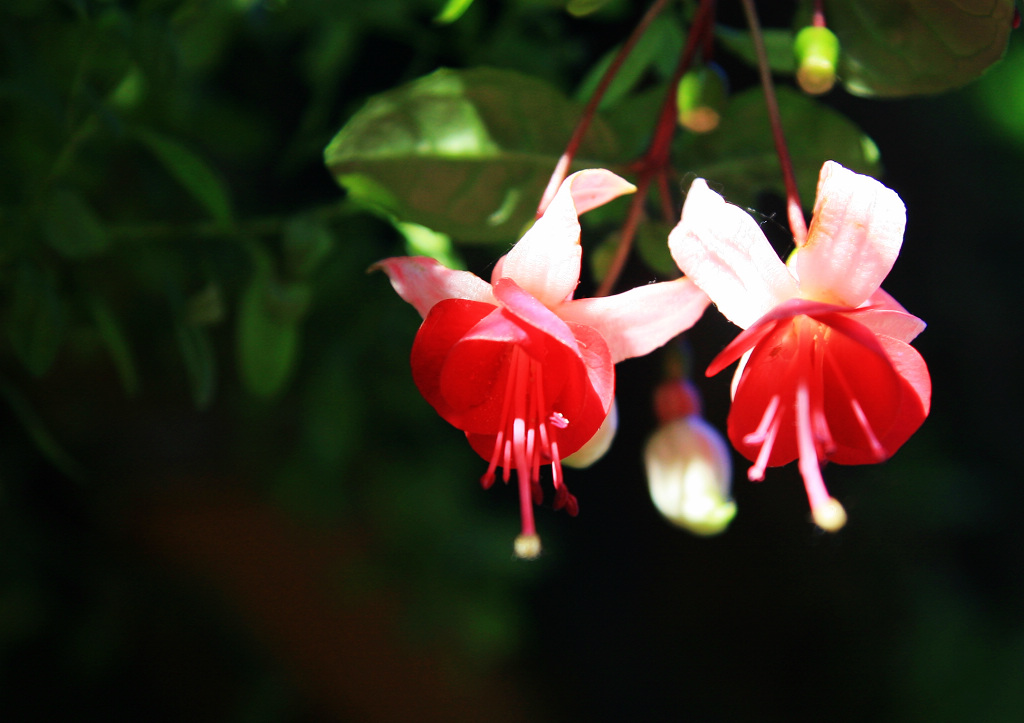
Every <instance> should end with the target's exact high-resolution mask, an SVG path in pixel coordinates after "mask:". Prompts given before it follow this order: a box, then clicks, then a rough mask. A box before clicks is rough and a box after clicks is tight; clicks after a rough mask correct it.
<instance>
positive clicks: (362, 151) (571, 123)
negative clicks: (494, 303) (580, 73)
mask: <svg viewBox="0 0 1024 723" xmlns="http://www.w3.org/2000/svg"><path fill="white" fill-rule="evenodd" d="M579 112H580V106H579V105H577V104H576V103H573V102H571V101H569V100H567V99H566V98H565V97H564V96H563V95H562V94H561V93H560V92H559V91H557V90H556V89H554V88H552V87H551V86H549V85H547V84H545V83H543V82H542V81H539V80H536V79H534V78H531V77H529V76H525V75H521V74H519V73H514V72H511V71H504V70H494V69H487V68H484V69H475V70H467V71H454V70H444V69H443V70H439V71H437V72H435V73H432V74H430V75H428V76H426V77H424V78H420V79H419V80H415V81H413V82H412V83H409V84H407V85H404V86H402V87H400V88H397V89H395V90H392V91H389V92H387V93H383V94H381V95H378V96H375V97H373V98H371V99H370V101H369V102H368V103H367V104H366V105H365V106H364V107H363V108H362V109H361V110H360V111H358V112H357V113H356V114H355V115H354V116H353V117H352V118H351V119H350V120H349V122H348V123H347V124H346V125H345V127H344V128H342V129H341V131H340V132H339V133H338V134H337V135H336V136H335V137H334V139H333V140H332V141H331V143H330V144H329V145H328V146H327V149H326V151H325V152H324V159H325V162H326V163H327V166H328V168H329V169H330V171H331V173H332V174H333V175H334V176H335V178H336V179H337V180H338V182H339V183H340V184H341V185H342V186H343V187H345V189H346V190H347V191H348V192H349V194H350V195H351V196H352V197H353V198H354V199H356V200H358V201H359V202H360V203H362V204H363V205H365V206H366V207H368V208H371V209H373V210H376V211H378V212H379V213H381V214H382V215H385V216H388V215H393V216H394V217H395V218H396V219H397V220H399V221H406V222H412V223H417V224H420V225H422V226H427V227H428V228H431V229H433V230H435V231H438V232H440V233H446V234H448V235H450V236H452V237H453V238H455V239H458V240H463V241H497V240H501V241H505V242H509V241H512V240H514V239H515V238H516V237H517V234H518V232H519V230H520V229H521V228H522V227H523V225H524V224H526V223H527V222H528V221H529V220H530V219H532V217H533V215H534V211H535V210H536V204H537V202H538V201H539V199H540V196H541V193H542V192H543V190H544V186H545V185H546V183H547V180H548V178H549V177H550V175H551V171H552V169H553V168H554V167H555V163H556V162H557V161H558V158H559V156H560V155H561V154H562V151H563V150H564V147H565V144H566V142H567V141H568V139H569V137H570V135H571V134H572V130H573V128H574V127H575V125H576V121H577V118H578V117H579ZM617 157H619V152H618V146H617V144H616V142H615V139H614V138H613V137H612V135H611V133H610V131H609V130H608V127H607V126H606V125H605V124H604V123H603V122H602V121H601V120H600V119H595V120H594V123H593V125H592V126H591V129H590V132H589V133H588V134H587V138H586V139H585V141H584V143H583V146H582V147H581V149H580V153H579V156H578V164H577V165H578V167H580V168H583V167H588V166H595V165H602V166H605V165H608V163H609V162H610V161H611V160H612V159H615V158H617Z"/></svg>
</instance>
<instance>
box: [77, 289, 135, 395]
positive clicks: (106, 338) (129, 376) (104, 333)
mask: <svg viewBox="0 0 1024 723" xmlns="http://www.w3.org/2000/svg"><path fill="white" fill-rule="evenodd" d="M89 310H90V311H91V312H92V320H93V323H95V324H96V330H97V331H98V332H99V334H100V338H101V339H102V340H103V343H104V344H105V345H106V347H107V351H108V352H109V353H110V358H111V359H112V360H113V362H114V366H115V367H116V368H117V374H118V376H119V377H120V378H121V386H122V387H124V391H125V393H126V394H127V395H128V396H130V397H133V396H135V395H136V394H138V391H139V374H138V371H137V369H136V366H135V355H134V354H132V349H131V345H130V344H129V343H128V337H127V336H125V333H124V330H123V329H122V328H121V323H120V322H119V321H118V320H117V317H116V316H115V315H114V312H113V311H112V310H111V308H110V306H109V305H108V304H107V302H106V301H104V300H103V299H101V298H100V297H99V296H93V297H92V298H91V299H90V300H89Z"/></svg>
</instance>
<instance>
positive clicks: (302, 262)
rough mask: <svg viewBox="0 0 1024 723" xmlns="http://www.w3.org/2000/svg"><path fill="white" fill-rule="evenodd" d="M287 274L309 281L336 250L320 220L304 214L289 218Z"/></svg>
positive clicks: (286, 254) (285, 235)
mask: <svg viewBox="0 0 1024 723" xmlns="http://www.w3.org/2000/svg"><path fill="white" fill-rule="evenodd" d="M282 248H283V252H284V263H285V269H286V270H287V275H288V277H289V278H293V279H305V278H308V277H309V276H310V275H311V274H312V273H313V272H314V271H316V269H317V268H318V267H319V266H320V264H321V263H322V262H323V261H324V259H326V258H327V257H328V255H330V253H331V251H332V250H333V249H334V236H333V234H332V233H331V230H330V229H329V228H328V226H327V224H325V223H324V222H323V221H321V220H320V219H318V218H316V217H315V216H313V215H311V214H302V215H299V216H295V217H294V218H291V219H289V221H288V223H287V224H285V227H284V238H283V240H282Z"/></svg>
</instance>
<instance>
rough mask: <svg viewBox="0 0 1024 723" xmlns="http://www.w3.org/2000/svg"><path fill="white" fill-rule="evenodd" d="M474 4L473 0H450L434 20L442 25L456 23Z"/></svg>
mask: <svg viewBox="0 0 1024 723" xmlns="http://www.w3.org/2000/svg"><path fill="white" fill-rule="evenodd" d="M472 4H473V0H448V2H446V3H445V4H444V7H443V8H441V12H439V13H438V14H437V15H436V16H435V17H434V22H435V23H440V24H442V25H445V24H448V23H454V22H455V21H456V20H458V19H459V18H461V17H462V14H463V13H464V12H466V11H467V10H469V6H470V5H472Z"/></svg>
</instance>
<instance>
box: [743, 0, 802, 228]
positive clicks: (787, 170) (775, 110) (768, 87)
mask: <svg viewBox="0 0 1024 723" xmlns="http://www.w3.org/2000/svg"><path fill="white" fill-rule="evenodd" d="M743 12H744V13H745V14H746V16H747V24H748V25H749V26H750V36H751V38H752V39H753V41H754V50H755V52H756V53H757V68H758V72H759V74H760V76H761V87H763V88H764V101H765V104H766V105H767V106H768V118H769V120H770V121H771V126H772V137H773V138H774V139H775V152H776V153H777V154H778V156H779V165H780V166H781V167H782V178H783V181H784V182H785V184H786V214H787V216H788V217H789V228H790V231H792V232H793V241H794V243H795V244H796V247H797V248H800V247H801V246H803V245H804V243H806V241H807V221H806V220H805V219H804V212H803V208H802V207H801V205H800V194H799V192H798V191H797V187H796V177H795V176H794V174H793V161H792V159H790V157H789V148H788V146H787V145H786V136H785V134H784V133H783V131H782V115H781V114H780V113H779V101H778V99H777V98H776V97H775V85H774V84H773V83H772V71H771V68H770V67H769V65H768V51H767V50H766V49H765V46H764V36H763V34H762V32H761V22H760V21H759V20H758V18H757V9H756V8H755V7H754V0H743Z"/></svg>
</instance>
